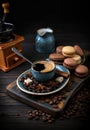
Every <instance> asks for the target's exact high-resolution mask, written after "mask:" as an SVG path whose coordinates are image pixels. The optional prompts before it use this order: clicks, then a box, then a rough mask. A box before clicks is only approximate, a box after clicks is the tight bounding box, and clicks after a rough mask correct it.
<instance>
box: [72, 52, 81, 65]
mask: <svg viewBox="0 0 90 130" xmlns="http://www.w3.org/2000/svg"><path fill="white" fill-rule="evenodd" d="M72 58H73V59H74V60H76V62H77V64H80V63H81V61H82V58H81V56H80V55H78V54H75V55H73V57H72Z"/></svg>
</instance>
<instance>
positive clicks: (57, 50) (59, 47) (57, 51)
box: [56, 46, 64, 53]
mask: <svg viewBox="0 0 90 130" xmlns="http://www.w3.org/2000/svg"><path fill="white" fill-rule="evenodd" d="M63 47H64V46H57V47H56V53H62V49H63Z"/></svg>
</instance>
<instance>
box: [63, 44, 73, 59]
mask: <svg viewBox="0 0 90 130" xmlns="http://www.w3.org/2000/svg"><path fill="white" fill-rule="evenodd" d="M62 54H63V55H64V56H65V57H72V56H73V55H74V54H75V49H74V47H73V46H65V47H63V49H62Z"/></svg>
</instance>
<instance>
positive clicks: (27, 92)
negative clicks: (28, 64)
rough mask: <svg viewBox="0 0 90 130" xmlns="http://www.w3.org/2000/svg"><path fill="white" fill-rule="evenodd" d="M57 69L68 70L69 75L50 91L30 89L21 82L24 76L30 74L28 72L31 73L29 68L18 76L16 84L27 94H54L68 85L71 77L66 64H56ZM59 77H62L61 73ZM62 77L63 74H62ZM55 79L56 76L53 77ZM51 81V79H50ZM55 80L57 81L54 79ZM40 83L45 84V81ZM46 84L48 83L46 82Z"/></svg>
mask: <svg viewBox="0 0 90 130" xmlns="http://www.w3.org/2000/svg"><path fill="white" fill-rule="evenodd" d="M56 71H63V72H66V73H68V75H69V76H68V77H64V80H63V82H59V83H58V84H57V85H56V86H55V87H54V89H51V90H50V91H49V92H48V91H45V92H44V91H43V92H42V91H41V92H38V91H37V92H36V91H32V89H31V90H30V89H27V87H26V86H25V85H24V84H23V83H22V82H21V79H22V78H23V77H26V75H27V74H28V73H30V74H31V69H28V70H26V71H25V72H23V73H22V74H20V75H19V76H18V78H17V80H16V84H17V87H18V88H19V89H20V90H21V91H22V92H24V93H26V94H30V95H36V96H37V95H50V94H54V93H56V92H58V91H60V90H62V89H63V88H64V87H65V86H66V85H67V83H68V82H69V79H70V71H69V70H68V69H67V68H65V67H64V66H62V65H56ZM59 77H60V75H59ZM61 77H62V76H61ZM53 80H55V79H54V78H53V79H52V81H53ZM50 81H51V80H50ZM50 81H48V83H49V82H50ZM54 82H55V81H54ZM38 84H44V83H41V82H38ZM45 84H46V83H45ZM46 87H47V86H46Z"/></svg>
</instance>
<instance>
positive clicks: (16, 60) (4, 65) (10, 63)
mask: <svg viewBox="0 0 90 130" xmlns="http://www.w3.org/2000/svg"><path fill="white" fill-rule="evenodd" d="M13 36H14V39H13V40H11V41H10V42H6V43H0V69H1V70H3V71H4V72H7V71H9V70H11V69H12V68H14V67H16V66H18V65H20V64H21V63H23V62H24V61H25V60H24V59H22V58H21V57H19V56H18V55H16V54H15V53H14V52H13V51H12V50H11V48H12V47H15V48H17V49H18V51H19V52H21V53H22V42H23V41H24V37H23V36H20V35H16V34H13Z"/></svg>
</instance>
